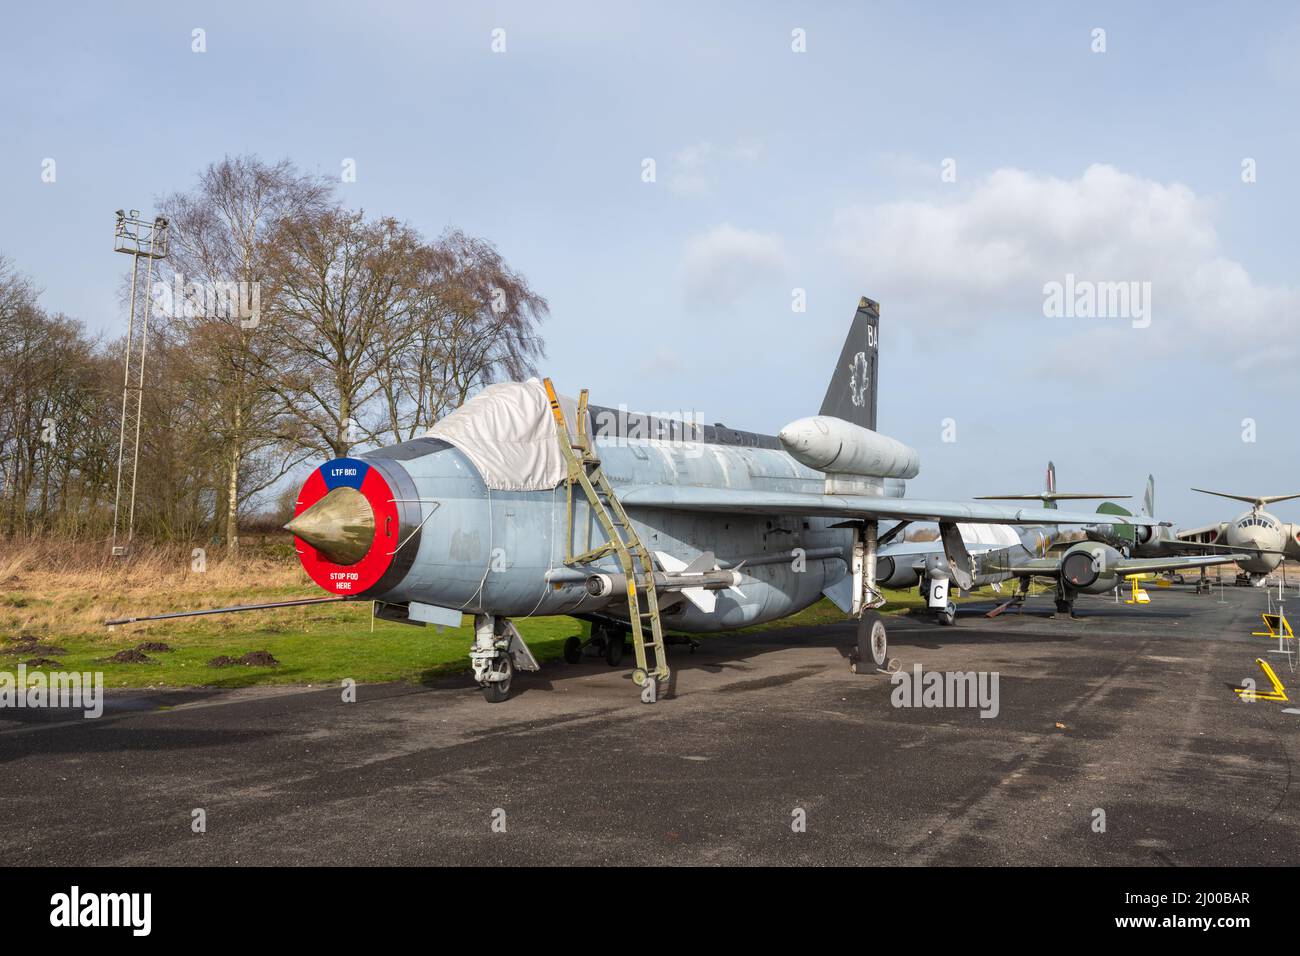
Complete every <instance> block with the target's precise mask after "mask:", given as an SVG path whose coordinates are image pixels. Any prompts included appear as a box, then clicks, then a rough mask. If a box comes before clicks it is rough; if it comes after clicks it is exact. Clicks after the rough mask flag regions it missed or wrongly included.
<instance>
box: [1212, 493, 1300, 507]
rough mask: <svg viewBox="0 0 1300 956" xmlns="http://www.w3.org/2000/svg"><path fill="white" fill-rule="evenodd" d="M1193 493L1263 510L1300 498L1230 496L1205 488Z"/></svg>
mask: <svg viewBox="0 0 1300 956" xmlns="http://www.w3.org/2000/svg"><path fill="white" fill-rule="evenodd" d="M1192 491H1199V492H1200V493H1201V494H1203V495H1218V496H1219V497H1220V498H1231V499H1233V500H1234V501H1244V502H1246V503H1247V504H1250V505H1254V506H1255V507H1256V508H1262V507H1264V506H1265V505H1268V504H1272V503H1273V502H1275V501H1290V500H1291V499H1292V498H1300V494H1296V495H1230V494H1228V493H1227V492H1226V491H1209V490H1207V489H1205V488H1193V489H1192Z"/></svg>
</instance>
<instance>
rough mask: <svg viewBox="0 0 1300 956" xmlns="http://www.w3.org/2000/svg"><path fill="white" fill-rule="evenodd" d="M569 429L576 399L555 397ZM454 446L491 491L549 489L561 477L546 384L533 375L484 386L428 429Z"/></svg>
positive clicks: (561, 460)
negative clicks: (518, 379)
mask: <svg viewBox="0 0 1300 956" xmlns="http://www.w3.org/2000/svg"><path fill="white" fill-rule="evenodd" d="M560 407H561V408H562V409H563V410H564V420H565V422H566V424H568V426H569V429H570V431H572V430H573V428H574V422H575V417H576V415H577V402H575V401H574V400H573V399H571V398H566V397H563V396H561V397H560ZM429 437H430V438H441V439H442V440H443V441H445V442H447V443H449V444H451V445H454V446H455V447H456V448H458V449H460V450H461V451H462V452H463V453H464V454H465V457H467V458H468V459H469V460H470V461H472V462H473V463H474V467H476V468H477V469H478V470H479V474H480V475H482V476H483V481H484V483H485V484H486V485H487V486H488V487H489V488H491V489H493V490H494V491H549V490H550V489H551V488H554V487H555V486H556V485H558V484H559V483H560V482H561V481H563V480H564V476H565V466H564V456H563V455H562V454H561V453H560V443H559V439H558V437H557V436H556V433H555V419H554V418H552V417H551V403H550V401H549V400H548V399H547V397H546V387H545V386H544V385H543V384H542V383H541V382H540V381H538V380H537V379H535V378H530V379H529V380H528V381H526V382H501V383H499V384H497V385H489V386H488V387H487V388H485V389H483V391H481V392H479V393H478V394H477V395H475V396H474V397H473V398H471V399H469V400H468V401H466V402H465V404H464V405H462V406H461V407H460V408H458V409H456V410H455V411H454V412H451V413H450V414H449V415H447V416H445V417H444V418H442V419H441V420H439V421H438V422H436V423H435V424H434V426H433V427H432V428H430V429H429Z"/></svg>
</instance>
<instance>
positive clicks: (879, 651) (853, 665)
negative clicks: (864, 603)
mask: <svg viewBox="0 0 1300 956" xmlns="http://www.w3.org/2000/svg"><path fill="white" fill-rule="evenodd" d="M888 664H889V633H888V631H887V630H886V629H885V618H884V616H883V615H881V614H880V613H879V612H878V611H864V612H862V616H861V617H860V618H858V647H857V654H856V655H855V657H854V658H853V660H851V661H850V663H849V670H851V671H852V672H853V673H855V674H870V673H872V672H873V671H883V670H884V669H885V668H886V666H887V665H888Z"/></svg>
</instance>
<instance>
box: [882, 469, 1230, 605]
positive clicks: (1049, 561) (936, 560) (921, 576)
mask: <svg viewBox="0 0 1300 956" xmlns="http://www.w3.org/2000/svg"><path fill="white" fill-rule="evenodd" d="M1127 497H1128V496H1127V495H1103V494H1098V493H1095V492H1066V491H1057V490H1056V466H1055V465H1054V464H1053V463H1052V462H1050V461H1049V462H1048V463H1047V480H1046V483H1045V486H1044V490H1043V491H1041V492H1037V493H1033V492H1031V493H1028V494H1009V495H981V496H979V498H977V499H976V500H980V501H988V500H1007V499H1013V500H1022V501H1023V500H1039V501H1042V502H1043V505H1044V507H1045V508H1047V509H1049V510H1052V509H1055V508H1056V507H1057V505H1056V502H1058V501H1066V500H1075V501H1078V500H1085V499H1097V498H1127ZM1151 501H1152V496H1151V493H1150V489H1149V490H1148V498H1147V505H1148V508H1149V507H1150V505H1151ZM1108 504H1109V503H1108ZM1112 507H1113V508H1114V509H1116V510H1113V511H1112V510H1110V509H1108V508H1107V506H1106V505H1103V506H1102V508H1099V509H1098V513H1097V514H1098V515H1105V516H1106V518H1105V519H1103V520H1104V521H1109V520H1111V519H1112V518H1113V517H1114V516H1116V515H1118V516H1122V517H1128V516H1129V513H1128V512H1127V511H1125V510H1123V509H1122V508H1119V506H1118V505H1113V506H1112ZM1098 529H1103V531H1104V534H1105V537H1102V538H1098V537H1096V536H1097V535H1099V534H1101V533H1103V531H1098ZM1063 530H1064V529H1062V528H1061V527H1060V526H1057V525H1041V526H1033V525H1030V526H1022V527H1019V528H1013V527H1010V526H1007V527H999V526H997V525H966V524H961V525H958V531H959V533H960V534H961V536H962V539H963V541H964V542H965V544H966V550H967V552H968V553H969V554H970V555H971V559H972V564H971V567H970V574H969V580H970V582H971V583H969V584H967V583H963V584H962V585H961V587H962V588H963V589H964V590H968V589H969V588H970V587H971V586H972V585H973V586H974V587H982V586H984V585H988V584H996V583H1000V582H1002V581H1006V580H1008V579H1012V578H1016V579H1019V585H1020V586H1019V589H1018V593H1017V594H1016V596H1015V598H1014V599H1013V600H1012V601H1009V602H1007V605H1004V607H1003V608H1000V609H999V611H1000V610H1002V609H1005V606H1009V605H1011V604H1020V603H1023V601H1024V598H1025V596H1026V594H1027V592H1028V590H1029V584H1030V582H1031V581H1032V580H1033V579H1034V578H1041V579H1046V580H1050V581H1051V582H1053V583H1054V584H1055V587H1056V610H1057V612H1058V613H1061V614H1068V615H1070V616H1073V615H1074V603H1075V600H1076V599H1077V597H1078V596H1079V595H1080V594H1103V593H1105V592H1106V591H1110V590H1112V589H1113V588H1116V587H1118V586H1119V585H1120V584H1122V583H1123V582H1125V581H1127V580H1129V579H1136V578H1140V577H1142V576H1144V575H1149V574H1156V573H1160V572H1164V571H1174V570H1179V571H1181V570H1189V569H1195V568H1205V567H1210V566H1213V565H1216V564H1228V563H1229V562H1231V561H1234V560H1236V559H1237V558H1240V557H1245V555H1240V554H1230V553H1219V554H1214V555H1210V556H1206V557H1182V556H1172V555H1161V556H1150V557H1146V556H1143V557H1135V556H1133V555H1132V554H1131V553H1130V548H1131V546H1132V544H1133V542H1134V536H1133V532H1134V531H1137V532H1139V533H1142V532H1145V534H1144V535H1143V540H1147V541H1149V540H1152V534H1151V532H1152V531H1153V529H1152V528H1151V526H1150V525H1120V526H1113V525H1110V524H1108V523H1099V522H1097V515H1093V516H1092V519H1091V522H1090V523H1089V524H1086V525H1085V526H1084V528H1083V530H1084V531H1085V533H1087V535H1088V538H1089V540H1087V541H1080V542H1077V543H1075V544H1071V545H1070V546H1069V547H1068V548H1067V549H1066V550H1065V551H1064V552H1062V553H1060V554H1058V555H1049V554H1048V552H1049V551H1051V550H1052V549H1053V548H1054V547H1055V546H1057V545H1059V544H1061V543H1062V533H1063ZM946 564H947V561H946V559H945V558H944V557H943V549H942V547H941V546H940V545H939V544H938V543H937V542H902V543H899V544H896V545H895V544H891V545H888V546H886V547H885V548H884V549H883V551H882V554H881V557H880V559H879V562H878V565H877V575H878V578H879V580H880V581H881V583H882V584H884V585H885V586H887V587H895V588H906V587H911V586H913V585H916V584H918V582H919V585H920V590H921V594H922V595H924V596H926V598H927V605H928V607H929V608H930V610H931V611H932V612H933V613H934V615H935V618H936V620H938V622H939V623H940V624H949V625H950V624H952V623H954V621H955V620H956V616H957V605H956V604H955V603H954V602H952V601H950V600H948V593H949V588H950V583H949V582H950V579H951V578H952V577H953V575H952V574H950V573H949V568H947V567H946Z"/></svg>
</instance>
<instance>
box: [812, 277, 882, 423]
mask: <svg viewBox="0 0 1300 956" xmlns="http://www.w3.org/2000/svg"><path fill="white" fill-rule="evenodd" d="M879 354H880V303H878V302H872V301H871V300H870V299H868V298H867V297H866V296H863V297H862V298H861V299H859V300H858V311H857V314H855V315H854V316H853V325H851V326H850V327H849V337H848V338H847V339H845V340H844V350H843V351H842V352H840V361H839V364H838V365H836V366H835V371H834V372H833V373H832V374H831V383H830V385H829V386H827V388H826V397H825V398H824V399H823V400H822V409H821V412H820V414H822V415H830V416H833V417H835V418H842V419H843V420H844V421H846V422H852V423H853V424H855V425H861V426H862V427H863V428H870V429H871V430H872V431H875V428H876V385H877V383H878V378H877V375H876V371H877V367H878V365H879Z"/></svg>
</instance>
